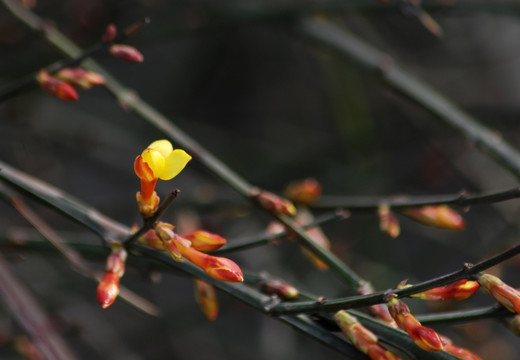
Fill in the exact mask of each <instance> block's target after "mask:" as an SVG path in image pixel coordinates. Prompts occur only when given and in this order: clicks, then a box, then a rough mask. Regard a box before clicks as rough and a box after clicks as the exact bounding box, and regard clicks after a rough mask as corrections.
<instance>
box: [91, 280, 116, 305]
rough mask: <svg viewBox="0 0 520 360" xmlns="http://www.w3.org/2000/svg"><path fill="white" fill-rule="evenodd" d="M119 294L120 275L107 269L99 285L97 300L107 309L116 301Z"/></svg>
mask: <svg viewBox="0 0 520 360" xmlns="http://www.w3.org/2000/svg"><path fill="white" fill-rule="evenodd" d="M117 295H119V276H117V274H115V273H113V272H111V271H107V272H105V276H104V277H103V280H101V282H100V283H99V285H98V287H97V292H96V296H97V301H98V303H100V304H101V307H102V308H103V309H106V308H108V307H109V306H110V305H112V304H113V303H114V301H115V300H116V298H117Z"/></svg>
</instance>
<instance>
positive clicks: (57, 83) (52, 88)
mask: <svg viewBox="0 0 520 360" xmlns="http://www.w3.org/2000/svg"><path fill="white" fill-rule="evenodd" d="M36 80H37V81H38V83H39V84H40V86H41V88H42V89H43V90H45V91H47V92H48V93H50V94H52V95H54V96H56V97H57V98H58V99H61V100H65V101H75V100H78V93H77V92H76V90H75V89H74V87H73V86H72V85H70V84H69V83H67V82H66V81H64V80H60V79H58V78H57V77H54V76H52V75H50V74H49V73H48V72H47V71H46V70H41V71H40V72H39V73H38V75H36Z"/></svg>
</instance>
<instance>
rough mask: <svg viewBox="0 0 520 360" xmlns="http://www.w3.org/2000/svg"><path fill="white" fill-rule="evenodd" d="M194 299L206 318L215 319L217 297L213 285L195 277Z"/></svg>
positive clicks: (216, 314)
mask: <svg viewBox="0 0 520 360" xmlns="http://www.w3.org/2000/svg"><path fill="white" fill-rule="evenodd" d="M195 300H196V301H197V303H198V304H199V306H200V309H201V310H202V312H203V313H204V315H206V317H207V318H208V320H210V321H215V320H216V319H217V316H218V299H217V291H216V290H215V287H214V286H213V285H211V284H209V283H207V282H205V281H203V280H200V279H195Z"/></svg>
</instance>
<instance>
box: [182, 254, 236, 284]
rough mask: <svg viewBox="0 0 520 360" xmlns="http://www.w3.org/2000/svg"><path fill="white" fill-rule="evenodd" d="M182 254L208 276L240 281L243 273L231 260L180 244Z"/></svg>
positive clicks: (222, 279)
mask: <svg viewBox="0 0 520 360" xmlns="http://www.w3.org/2000/svg"><path fill="white" fill-rule="evenodd" d="M179 250H180V251H181V253H182V255H183V256H184V257H185V258H186V259H188V260H189V261H191V262H192V263H193V264H195V265H197V266H198V267H200V268H201V269H202V270H204V271H205V272H206V273H207V274H208V275H209V276H211V277H212V278H213V279H215V280H219V281H230V282H242V281H244V275H243V274H242V270H241V269H240V267H239V266H238V265H237V264H236V263H235V262H234V261H232V260H230V259H228V258H225V257H218V256H212V255H208V254H205V253H203V252H201V251H198V250H197V249H194V248H192V247H185V246H182V245H180V246H179Z"/></svg>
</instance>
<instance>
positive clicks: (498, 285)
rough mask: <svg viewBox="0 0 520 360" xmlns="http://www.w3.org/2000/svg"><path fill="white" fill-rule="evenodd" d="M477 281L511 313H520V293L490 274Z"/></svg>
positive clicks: (481, 276) (480, 277) (483, 275)
mask: <svg viewBox="0 0 520 360" xmlns="http://www.w3.org/2000/svg"><path fill="white" fill-rule="evenodd" d="M477 281H478V282H479V284H480V286H482V287H483V288H484V290H486V291H487V292H488V293H489V294H490V295H491V296H492V297H493V298H495V300H496V301H498V302H499V303H500V304H502V305H503V306H504V307H505V308H507V309H508V310H509V311H511V312H516V313H520V291H518V290H516V289H515V288H512V287H511V286H509V285H507V284H506V283H504V282H503V281H502V280H500V279H499V278H497V277H496V276H493V275H490V274H482V275H480V276H479V277H478V279H477Z"/></svg>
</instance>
